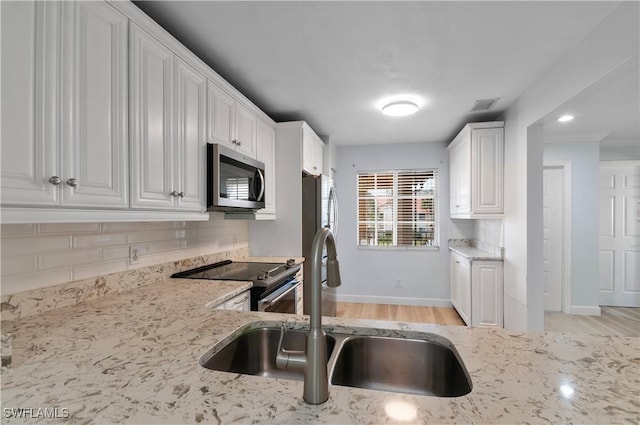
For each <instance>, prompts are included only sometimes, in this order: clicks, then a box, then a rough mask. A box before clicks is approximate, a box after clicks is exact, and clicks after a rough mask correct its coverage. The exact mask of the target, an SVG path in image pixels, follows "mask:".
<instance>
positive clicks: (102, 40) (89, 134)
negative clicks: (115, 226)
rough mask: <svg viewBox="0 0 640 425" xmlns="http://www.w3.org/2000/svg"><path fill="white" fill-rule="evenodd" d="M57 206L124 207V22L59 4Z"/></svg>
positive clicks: (104, 10) (114, 15) (107, 9)
mask: <svg viewBox="0 0 640 425" xmlns="http://www.w3.org/2000/svg"><path fill="white" fill-rule="evenodd" d="M62 28H63V38H62V46H61V47H62V56H61V57H62V62H63V63H62V75H61V77H62V79H61V81H62V86H61V90H60V94H61V99H60V101H61V112H62V127H61V130H62V133H61V134H62V143H63V160H62V163H63V168H62V169H63V175H62V176H61V177H62V178H63V184H62V188H63V194H62V196H63V200H62V202H63V205H66V206H82V207H127V206H128V205H129V197H128V191H127V183H128V181H127V180H128V179H127V174H128V168H129V164H128V162H127V136H128V135H127V100H128V99H127V67H128V65H127V53H128V51H127V18H126V17H125V16H123V15H122V14H120V13H119V12H118V11H116V10H115V9H114V8H113V7H111V6H110V5H108V4H107V3H104V2H63V3H62Z"/></svg>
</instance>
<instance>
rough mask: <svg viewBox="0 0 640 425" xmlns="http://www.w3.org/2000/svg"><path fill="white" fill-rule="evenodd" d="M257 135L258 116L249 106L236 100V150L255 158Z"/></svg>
mask: <svg viewBox="0 0 640 425" xmlns="http://www.w3.org/2000/svg"><path fill="white" fill-rule="evenodd" d="M257 135H258V118H257V117H256V114H254V113H253V112H251V110H250V109H249V108H247V107H246V106H244V105H243V104H242V103H240V102H236V139H235V144H236V146H237V148H236V149H237V150H238V151H239V152H242V153H243V154H245V155H247V156H249V157H251V158H255V157H256V145H257Z"/></svg>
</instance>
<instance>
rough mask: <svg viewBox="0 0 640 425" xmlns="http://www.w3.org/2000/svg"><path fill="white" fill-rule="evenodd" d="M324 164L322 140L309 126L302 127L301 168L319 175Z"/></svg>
mask: <svg viewBox="0 0 640 425" xmlns="http://www.w3.org/2000/svg"><path fill="white" fill-rule="evenodd" d="M323 164H324V142H323V141H322V139H320V137H318V135H317V134H316V133H314V132H313V130H311V128H310V127H306V126H305V127H303V129H302V169H303V170H304V171H306V172H307V173H309V174H313V175H316V176H317V175H320V174H322V172H323Z"/></svg>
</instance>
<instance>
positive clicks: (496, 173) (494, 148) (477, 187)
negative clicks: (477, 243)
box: [471, 128, 504, 214]
mask: <svg viewBox="0 0 640 425" xmlns="http://www.w3.org/2000/svg"><path fill="white" fill-rule="evenodd" d="M503 134H504V129H502V128H486V129H477V130H473V135H472V142H471V158H472V163H471V181H472V202H473V204H472V209H473V212H474V213H480V214H481V213H494V214H496V213H497V214H499V213H502V212H503V201H502V193H503V190H504V189H503V184H504V183H503V172H504V171H503V170H504V165H503V164H504V140H503V139H504V136H503Z"/></svg>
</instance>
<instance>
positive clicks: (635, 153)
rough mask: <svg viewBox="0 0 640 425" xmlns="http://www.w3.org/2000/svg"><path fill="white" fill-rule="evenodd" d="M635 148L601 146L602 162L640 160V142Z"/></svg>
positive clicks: (636, 142) (636, 143)
mask: <svg viewBox="0 0 640 425" xmlns="http://www.w3.org/2000/svg"><path fill="white" fill-rule="evenodd" d="M634 143H635V146H601V147H600V161H633V160H639V159H640V140H637V141H634Z"/></svg>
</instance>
